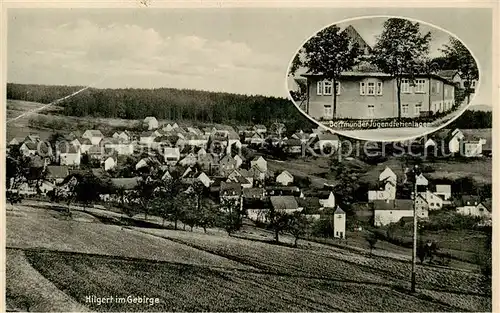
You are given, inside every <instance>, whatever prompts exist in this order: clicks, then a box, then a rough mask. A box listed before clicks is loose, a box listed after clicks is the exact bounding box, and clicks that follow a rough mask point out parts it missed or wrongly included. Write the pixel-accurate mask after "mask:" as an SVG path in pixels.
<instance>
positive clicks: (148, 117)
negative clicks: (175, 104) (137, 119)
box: [144, 116, 156, 122]
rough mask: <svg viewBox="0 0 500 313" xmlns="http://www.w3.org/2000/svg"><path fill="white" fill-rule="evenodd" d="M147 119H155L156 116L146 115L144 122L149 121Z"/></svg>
mask: <svg viewBox="0 0 500 313" xmlns="http://www.w3.org/2000/svg"><path fill="white" fill-rule="evenodd" d="M149 121H156V117H154V116H147V117H145V118H144V122H149Z"/></svg>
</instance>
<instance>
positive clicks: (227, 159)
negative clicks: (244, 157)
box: [219, 154, 236, 165]
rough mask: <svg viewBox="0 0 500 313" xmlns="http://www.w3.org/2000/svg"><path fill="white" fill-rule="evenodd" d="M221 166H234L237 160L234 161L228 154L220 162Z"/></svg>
mask: <svg viewBox="0 0 500 313" xmlns="http://www.w3.org/2000/svg"><path fill="white" fill-rule="evenodd" d="M219 163H220V164H223V165H229V164H233V165H236V160H235V159H233V158H232V157H231V156H230V155H229V154H226V155H225V156H224V157H223V158H222V159H221V160H220V162H219Z"/></svg>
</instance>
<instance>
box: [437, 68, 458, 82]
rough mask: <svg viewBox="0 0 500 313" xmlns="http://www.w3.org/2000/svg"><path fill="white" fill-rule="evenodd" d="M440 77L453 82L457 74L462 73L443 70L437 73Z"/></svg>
mask: <svg viewBox="0 0 500 313" xmlns="http://www.w3.org/2000/svg"><path fill="white" fill-rule="evenodd" d="M437 74H438V75H439V76H441V77H443V78H446V79H448V80H451V79H453V77H454V76H455V75H456V74H459V75H460V73H459V72H458V70H442V71H439V72H438V73H437Z"/></svg>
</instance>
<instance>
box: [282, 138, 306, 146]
mask: <svg viewBox="0 0 500 313" xmlns="http://www.w3.org/2000/svg"><path fill="white" fill-rule="evenodd" d="M283 144H284V145H285V146H288V147H293V146H299V147H302V142H301V141H300V140H299V139H288V140H286V141H285V142H284V143H283Z"/></svg>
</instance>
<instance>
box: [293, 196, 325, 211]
mask: <svg viewBox="0 0 500 313" xmlns="http://www.w3.org/2000/svg"><path fill="white" fill-rule="evenodd" d="M296 200H297V203H298V205H299V207H301V208H304V209H305V210H309V209H314V210H317V209H319V208H321V204H320V203H319V198H318V197H306V198H296Z"/></svg>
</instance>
